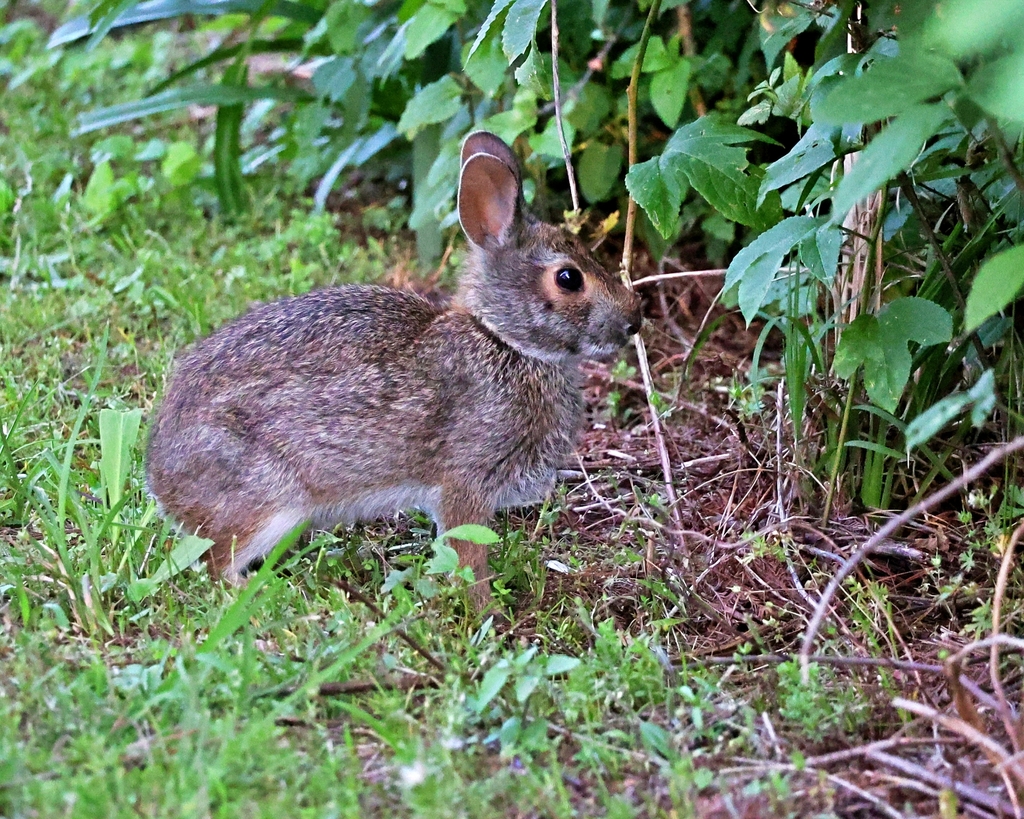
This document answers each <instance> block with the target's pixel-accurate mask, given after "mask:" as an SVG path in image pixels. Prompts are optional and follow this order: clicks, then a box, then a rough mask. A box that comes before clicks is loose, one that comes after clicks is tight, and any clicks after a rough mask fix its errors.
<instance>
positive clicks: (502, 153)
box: [459, 131, 520, 181]
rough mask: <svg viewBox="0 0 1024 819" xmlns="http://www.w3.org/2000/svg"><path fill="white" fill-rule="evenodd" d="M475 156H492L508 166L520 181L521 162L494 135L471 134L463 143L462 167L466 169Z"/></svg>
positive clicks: (487, 133)
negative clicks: (471, 158)
mask: <svg viewBox="0 0 1024 819" xmlns="http://www.w3.org/2000/svg"><path fill="white" fill-rule="evenodd" d="M475 154H490V155H491V156H493V157H494V158H495V159H500V160H501V161H502V162H504V163H505V164H506V165H508V167H509V168H510V169H511V171H512V173H514V174H515V176H516V181H519V180H520V176H519V160H518V159H516V155H515V154H514V153H512V149H511V148H509V147H508V145H506V144H505V143H504V142H503V141H502V140H501V139H500V138H499V137H496V136H495V135H494V134H492V133H490V132H488V131H477V132H476V133H473V134H470V135H469V136H468V137H466V139H465V141H464V142H463V143H462V159H461V160H460V162H459V165H460V167H464V166H465V164H466V163H467V162H468V161H469V158H470V157H471V156H473V155H475Z"/></svg>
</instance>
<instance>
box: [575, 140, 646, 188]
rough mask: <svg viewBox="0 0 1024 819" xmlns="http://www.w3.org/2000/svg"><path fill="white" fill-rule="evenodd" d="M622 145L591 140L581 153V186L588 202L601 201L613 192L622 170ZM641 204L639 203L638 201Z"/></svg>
mask: <svg viewBox="0 0 1024 819" xmlns="http://www.w3.org/2000/svg"><path fill="white" fill-rule="evenodd" d="M622 160H623V154H622V147H621V146H620V145H605V144H604V143H602V142H597V141H593V140H592V141H591V142H589V143H587V147H586V148H584V149H583V153H582V154H581V155H580V165H579V169H580V188H581V189H582V190H583V196H584V197H585V198H586V200H587V201H588V202H600V201H601V200H602V199H605V198H607V196H608V194H609V193H611V191H612V188H613V187H614V186H615V183H616V182H618V181H619V174H620V172H621V171H622ZM638 204H639V203H638Z"/></svg>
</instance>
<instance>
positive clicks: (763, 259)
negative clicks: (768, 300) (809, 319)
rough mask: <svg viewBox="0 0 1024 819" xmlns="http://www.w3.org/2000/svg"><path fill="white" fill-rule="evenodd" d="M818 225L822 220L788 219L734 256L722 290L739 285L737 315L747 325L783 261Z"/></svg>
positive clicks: (796, 217) (766, 293) (806, 217)
mask: <svg viewBox="0 0 1024 819" xmlns="http://www.w3.org/2000/svg"><path fill="white" fill-rule="evenodd" d="M821 224H822V220H820V219H814V218H812V217H810V216H790V217H789V218H788V219H784V220H783V221H781V222H779V224H777V225H775V226H774V227H773V228H770V229H769V230H767V231H765V232H764V233H762V234H761V235H760V236H758V237H757V238H756V239H754V241H752V242H751V243H750V244H749V245H747V246H746V247H745V248H743V249H742V250H741V251H740V252H739V253H737V254H736V256H735V258H734V259H733V260H732V262H731V263H730V265H729V269H728V270H727V271H726V274H725V283H724V285H723V289H725V290H728V289H729V288H731V287H732V286H733V285H735V284H739V305H740V312H741V313H743V318H744V319H745V320H746V322H747V324H748V325H749V324H750V322H751V321H753V320H754V317H755V316H756V315H757V312H758V310H760V309H761V305H762V304H764V299H765V297H766V296H767V295H768V290H769V289H770V288H771V285H772V282H773V281H774V280H775V274H776V273H778V272H779V269H780V268H781V267H782V262H783V260H784V259H785V258H786V256H788V255H789V253H790V252H791V251H792V250H793V248H795V247H796V246H797V245H799V244H800V242H802V241H803V240H804V239H805V238H807V237H808V236H813V234H814V232H815V231H816V230H817V229H818V227H819V226H820V225H821Z"/></svg>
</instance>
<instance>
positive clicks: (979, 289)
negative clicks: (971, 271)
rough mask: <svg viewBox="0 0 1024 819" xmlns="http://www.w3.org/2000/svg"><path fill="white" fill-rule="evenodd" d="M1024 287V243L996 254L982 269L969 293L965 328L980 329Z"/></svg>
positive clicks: (967, 329) (968, 330)
mask: <svg viewBox="0 0 1024 819" xmlns="http://www.w3.org/2000/svg"><path fill="white" fill-rule="evenodd" d="M1022 288H1024V245H1021V246H1020V247H1013V248H1010V249H1009V250H1004V251H1003V252H1002V253H997V254H996V255H994V256H992V257H991V258H989V259H988V260H986V262H985V263H984V264H983V265H982V266H981V269H980V270H978V275H976V276H975V277H974V283H973V284H972V285H971V292H970V293H969V294H968V295H967V310H966V311H965V314H964V330H965V331H966V332H968V333H970V332H973V331H974V330H977V329H978V328H979V327H980V326H981V325H982V323H983V322H984V321H985V320H986V319H987V318H989V317H990V316H994V315H995V314H996V313H998V312H999V311H1000V310H1002V309H1003V308H1004V307H1006V306H1007V305H1008V304H1010V303H1011V302H1013V301H1014V300H1015V299H1016V298H1017V297H1018V296H1019V295H1020V294H1021V290H1022Z"/></svg>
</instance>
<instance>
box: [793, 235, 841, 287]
mask: <svg viewBox="0 0 1024 819" xmlns="http://www.w3.org/2000/svg"><path fill="white" fill-rule="evenodd" d="M842 246H843V232H842V230H841V229H840V227H839V225H837V224H836V223H835V222H829V223H827V224H824V225H822V226H821V227H819V228H818V229H817V230H816V231H814V235H813V236H808V237H806V238H805V239H804V240H803V242H801V243H800V259H801V260H802V261H803V263H804V264H805V265H807V268H808V269H809V270H810V271H811V275H813V276H814V278H816V279H817V280H818V281H820V282H822V283H823V284H825V285H827V286H829V287H831V286H832V282H833V281H834V280H835V277H836V271H837V270H838V268H839V252H840V250H841V249H842Z"/></svg>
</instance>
